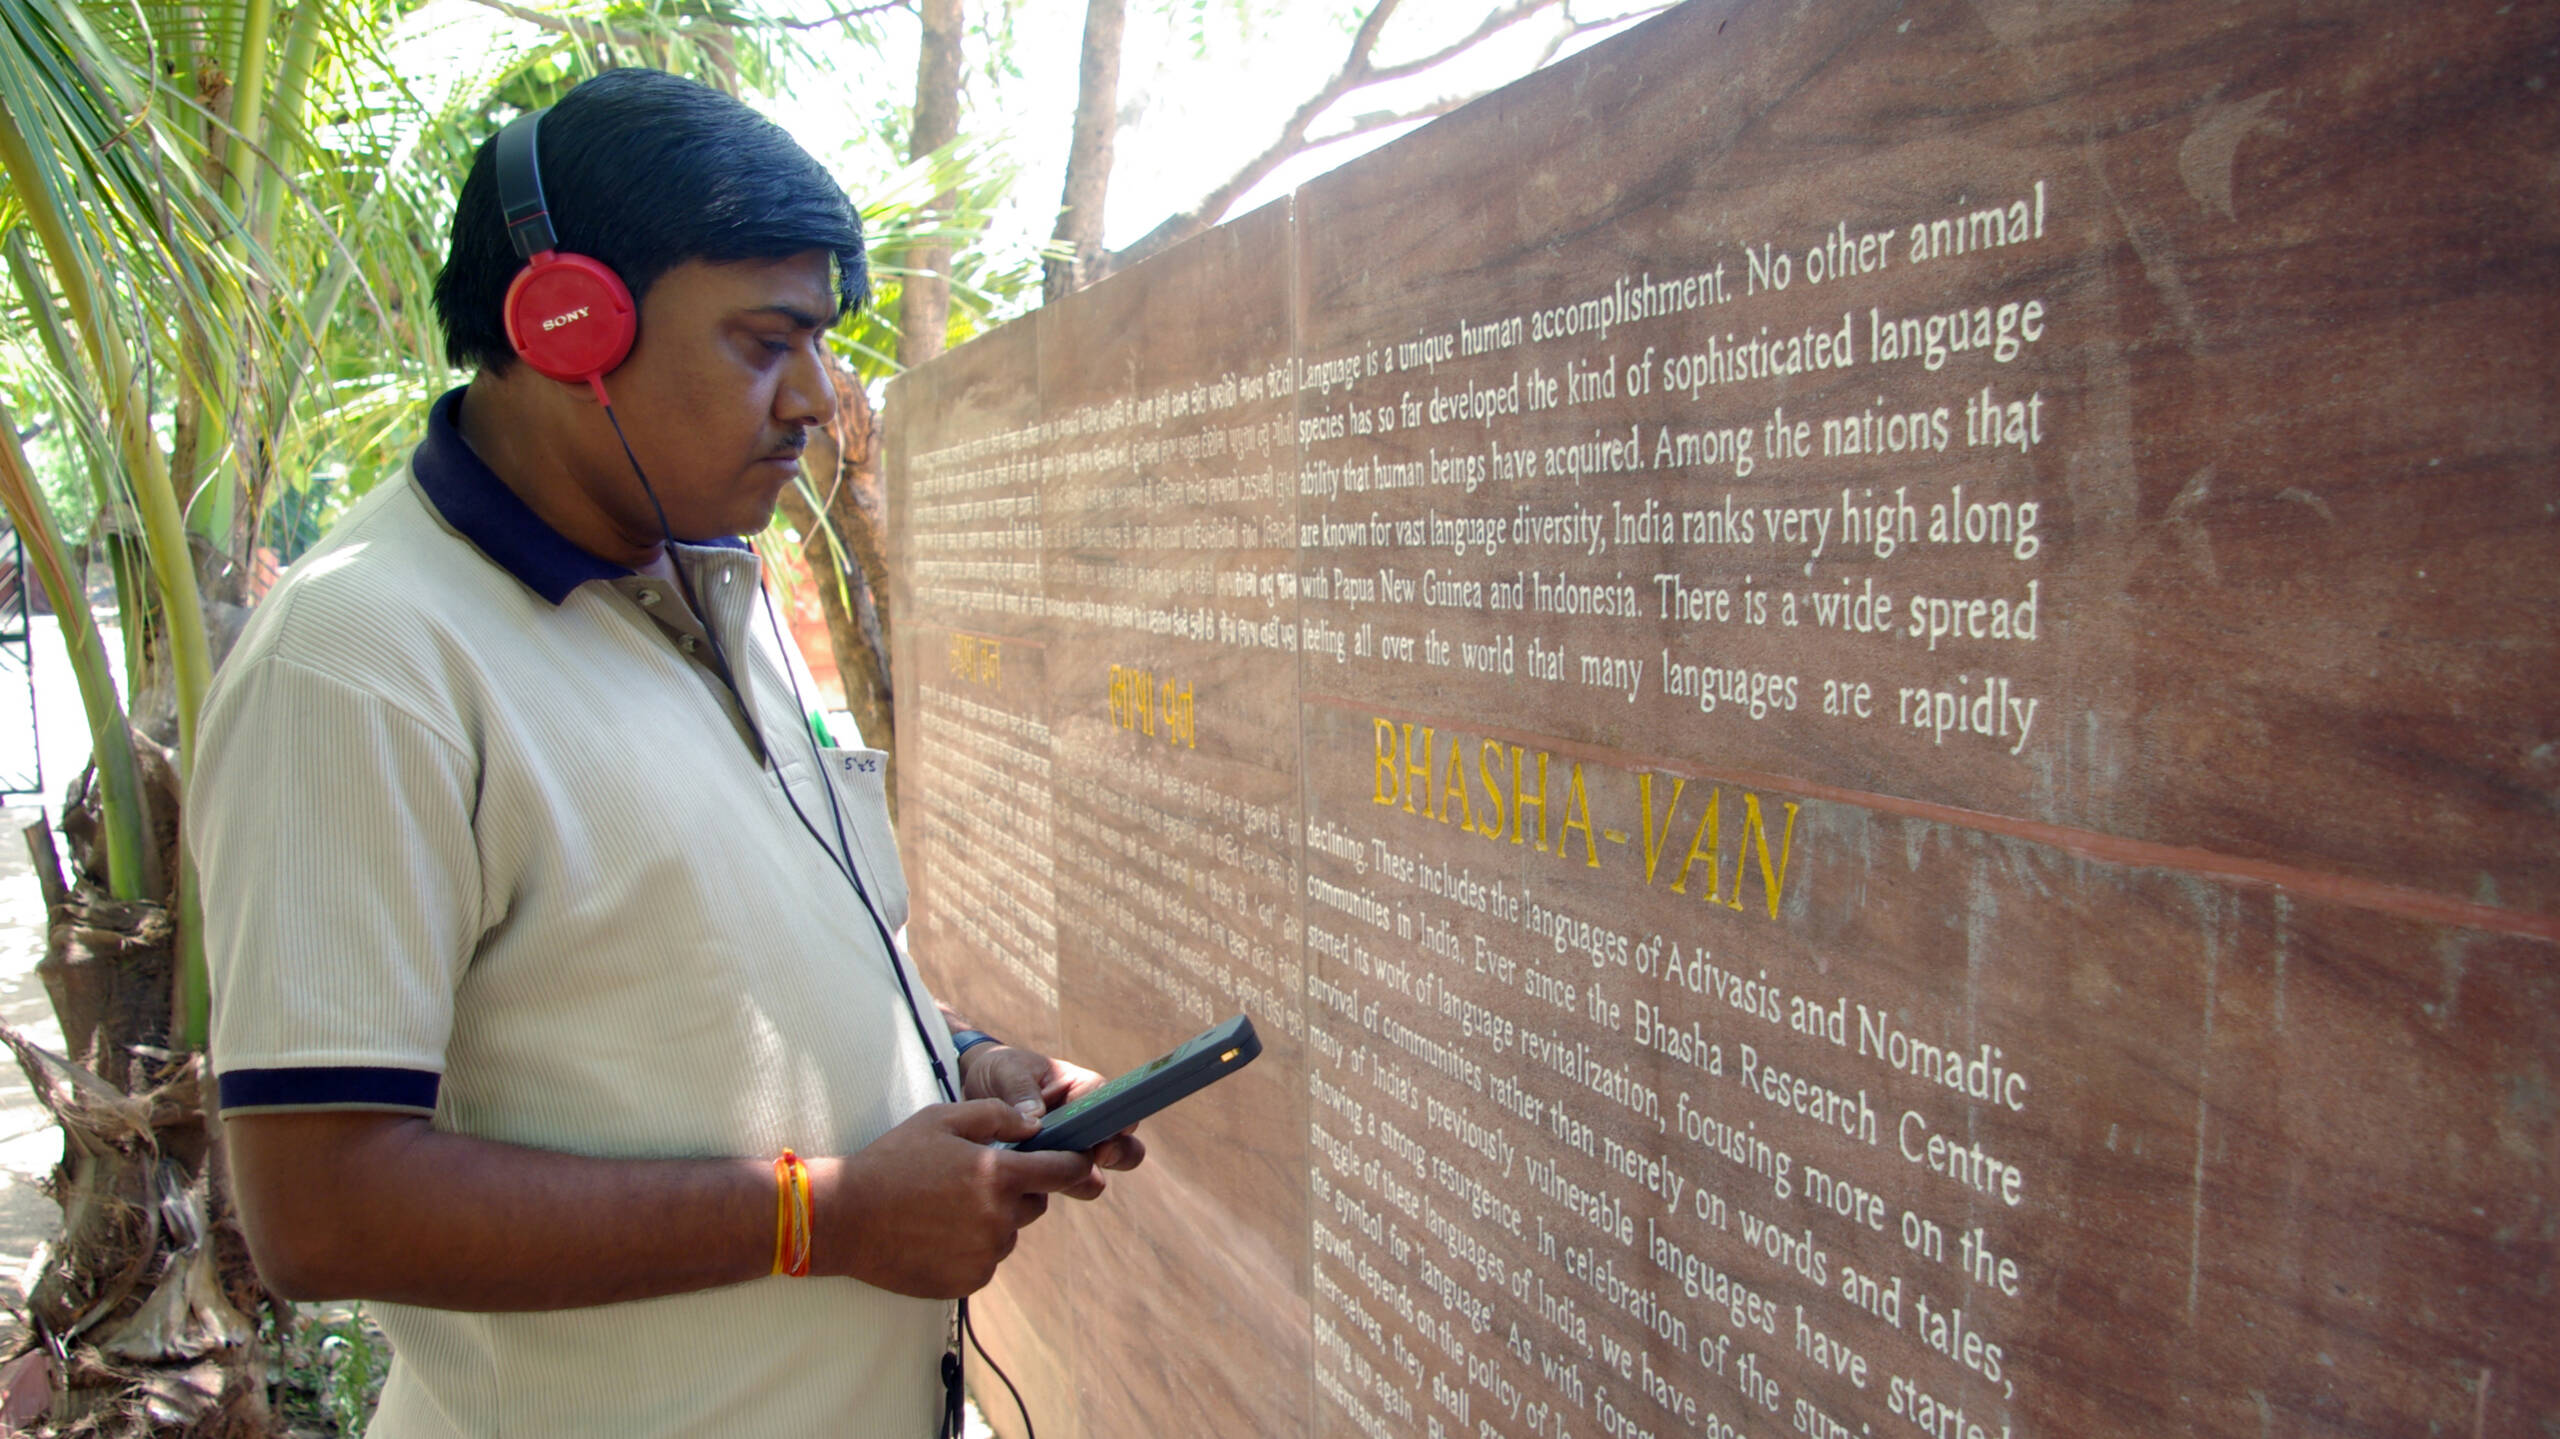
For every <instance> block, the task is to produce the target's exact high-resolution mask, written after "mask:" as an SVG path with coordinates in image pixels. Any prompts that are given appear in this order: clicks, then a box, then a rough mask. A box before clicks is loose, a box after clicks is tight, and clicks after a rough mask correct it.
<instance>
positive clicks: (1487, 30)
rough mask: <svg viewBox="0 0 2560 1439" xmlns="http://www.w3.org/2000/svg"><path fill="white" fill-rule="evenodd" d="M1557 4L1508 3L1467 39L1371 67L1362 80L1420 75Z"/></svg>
mask: <svg viewBox="0 0 2560 1439" xmlns="http://www.w3.org/2000/svg"><path fill="white" fill-rule="evenodd" d="M1555 4H1556V0H1519V3H1518V4H1516V5H1510V6H1506V7H1504V8H1503V9H1500V10H1496V11H1493V12H1492V13H1490V14H1488V15H1486V16H1485V17H1484V19H1483V21H1482V22H1480V23H1479V24H1478V25H1477V26H1476V28H1475V31H1474V33H1472V34H1470V35H1468V36H1467V37H1466V38H1464V39H1462V40H1457V41H1454V42H1452V43H1450V44H1448V45H1446V46H1443V47H1442V48H1440V49H1438V50H1435V51H1433V52H1431V53H1430V54H1428V55H1421V56H1417V57H1415V58H1414V59H1411V60H1399V61H1397V62H1396V63H1395V64H1393V65H1388V66H1384V67H1381V68H1379V69H1376V70H1372V71H1370V72H1369V74H1368V76H1367V78H1366V79H1364V80H1363V81H1362V83H1363V84H1368V85H1378V84H1384V83H1385V82H1387V81H1389V80H1401V79H1403V78H1405V77H1406V76H1408V75H1419V74H1421V73H1422V72H1423V71H1425V70H1428V69H1430V68H1431V67H1432V66H1434V65H1438V64H1440V63H1442V62H1443V61H1446V60H1450V59H1454V58H1455V57H1457V56H1459V55H1463V54H1465V53H1466V52H1467V51H1469V50H1472V49H1474V48H1475V47H1476V46H1478V45H1481V44H1483V43H1484V42H1485V41H1487V40H1489V39H1491V38H1493V37H1494V36H1496V35H1499V34H1501V33H1502V32H1503V31H1505V30H1508V29H1510V28H1511V27H1512V26H1514V25H1517V24H1519V23H1520V22H1521V21H1523V20H1526V19H1528V18H1529V17H1530V16H1532V15H1535V14H1537V13H1538V12H1540V11H1542V10H1547V9H1551V8H1553V7H1554V5H1555Z"/></svg>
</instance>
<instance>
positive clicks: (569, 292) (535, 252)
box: [497, 110, 640, 403]
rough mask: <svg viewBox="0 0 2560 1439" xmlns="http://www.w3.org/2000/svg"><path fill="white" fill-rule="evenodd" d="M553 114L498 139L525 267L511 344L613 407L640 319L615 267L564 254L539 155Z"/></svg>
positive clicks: (509, 309) (501, 194)
mask: <svg viewBox="0 0 2560 1439" xmlns="http://www.w3.org/2000/svg"><path fill="white" fill-rule="evenodd" d="M548 113H549V111H547V110H535V111H532V112H531V113H529V114H524V115H519V116H517V117H516V118H515V119H513V120H510V121H508V122H507V127H506V128H505V129H503V130H501V131H499V132H498V156H497V160H498V204H499V206H500V208H501V209H503V210H504V211H505V213H506V219H507V238H508V239H509V240H510V241H511V242H513V243H514V245H515V249H516V253H517V254H518V255H520V256H522V257H523V258H524V261H525V267H524V268H523V269H522V270H519V271H517V272H516V278H515V281H514V283H512V284H510V285H508V286H507V300H506V310H505V314H506V322H507V343H508V344H510V345H513V346H514V347H515V351H516V354H517V355H519V356H521V357H522V358H523V360H524V362H525V363H526V364H528V365H531V366H533V368H534V370H535V372H536V373H538V374H543V375H548V376H550V377H551V378H552V379H555V380H559V381H562V382H564V383H568V384H585V385H589V386H592V387H593V388H594V389H595V392H596V398H597V399H599V400H606V396H605V393H604V377H605V374H606V373H607V372H608V371H610V370H612V369H613V368H614V367H615V366H617V365H619V364H621V363H622V359H623V357H624V356H625V355H628V354H630V353H631V342H632V341H633V340H635V339H637V338H639V334H640V318H639V316H638V315H637V314H636V313H634V311H633V309H632V305H631V291H630V289H629V288H628V287H627V286H625V285H624V284H623V283H622V277H621V276H620V275H617V274H615V273H614V272H613V270H612V268H611V267H610V266H608V265H606V264H604V263H603V262H602V261H600V260H594V259H590V258H588V257H587V256H585V255H569V254H563V253H561V252H560V250H559V249H558V248H557V246H558V244H559V241H558V239H557V238H556V237H555V236H554V235H553V234H552V231H551V211H550V206H549V205H548V204H547V203H545V201H544V200H543V198H542V164H541V161H540V160H539V159H538V158H537V157H536V154H535V150H534V141H535V137H536V135H537V134H538V132H539V131H540V130H541V128H542V117H543V116H544V115H546V114H548ZM606 402H607V403H610V401H609V400H606Z"/></svg>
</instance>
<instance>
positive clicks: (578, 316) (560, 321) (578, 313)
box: [542, 305, 594, 330]
mask: <svg viewBox="0 0 2560 1439" xmlns="http://www.w3.org/2000/svg"><path fill="white" fill-rule="evenodd" d="M593 308H594V307H593V306H591V305H580V306H579V307H578V308H576V309H574V310H571V311H570V312H569V313H567V314H565V315H554V316H552V317H551V318H550V319H548V320H545V321H543V322H542V328H544V329H546V330H556V329H559V328H560V327H561V326H562V325H565V324H568V323H569V322H570V321H572V320H583V319H585V318H586V317H587V311H588V310H590V309H593Z"/></svg>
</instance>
